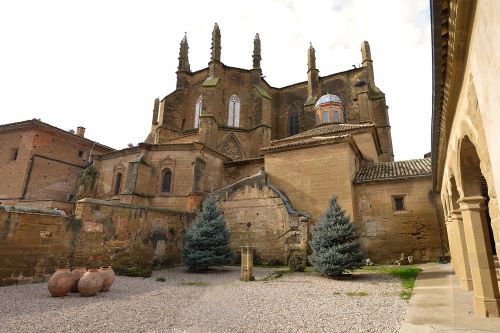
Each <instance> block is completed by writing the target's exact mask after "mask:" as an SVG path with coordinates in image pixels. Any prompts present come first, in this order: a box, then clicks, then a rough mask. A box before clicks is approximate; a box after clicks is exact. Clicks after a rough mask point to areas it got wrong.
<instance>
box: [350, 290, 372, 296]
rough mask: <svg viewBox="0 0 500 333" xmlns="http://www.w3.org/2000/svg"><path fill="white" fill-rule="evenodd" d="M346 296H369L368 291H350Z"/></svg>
mask: <svg viewBox="0 0 500 333" xmlns="http://www.w3.org/2000/svg"><path fill="white" fill-rule="evenodd" d="M345 294H346V295H347V296H368V293H367V292H366V291H348V292H346V293H345Z"/></svg>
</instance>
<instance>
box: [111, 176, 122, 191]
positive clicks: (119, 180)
mask: <svg viewBox="0 0 500 333" xmlns="http://www.w3.org/2000/svg"><path fill="white" fill-rule="evenodd" d="M121 188H122V173H121V172H118V173H117V174H116V175H115V188H114V191H113V195H118V194H120V190H121Z"/></svg>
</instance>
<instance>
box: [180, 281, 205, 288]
mask: <svg viewBox="0 0 500 333" xmlns="http://www.w3.org/2000/svg"><path fill="white" fill-rule="evenodd" d="M181 285H182V286H196V287H205V286H208V283H206V282H203V281H182V282H181Z"/></svg>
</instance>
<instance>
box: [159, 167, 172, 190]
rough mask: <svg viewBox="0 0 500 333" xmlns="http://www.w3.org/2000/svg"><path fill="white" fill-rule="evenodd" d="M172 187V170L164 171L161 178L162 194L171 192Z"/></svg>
mask: <svg viewBox="0 0 500 333" xmlns="http://www.w3.org/2000/svg"><path fill="white" fill-rule="evenodd" d="M171 186H172V170H170V169H165V170H164V171H163V176H162V178H161V192H162V193H168V192H170V187H171Z"/></svg>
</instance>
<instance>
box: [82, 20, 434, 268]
mask: <svg viewBox="0 0 500 333" xmlns="http://www.w3.org/2000/svg"><path fill="white" fill-rule="evenodd" d="M253 46H254V48H253V55H252V58H253V66H252V68H251V69H241V68H235V67H230V66H227V65H225V64H223V63H222V62H221V33H220V30H219V26H218V25H217V24H215V26H214V29H213V31H212V46H211V59H210V62H209V63H208V67H207V68H204V69H201V70H198V71H191V68H190V64H189V53H188V50H189V46H188V41H187V37H186V36H184V38H183V39H182V41H181V43H180V52H179V65H178V70H177V72H176V74H177V78H176V79H177V85H176V89H175V90H174V91H173V92H171V93H170V94H168V95H166V96H165V97H164V98H162V99H161V100H160V99H156V100H155V102H154V107H153V112H152V121H151V131H150V133H149V134H148V135H147V138H146V139H145V141H144V143H141V144H139V145H138V146H135V147H131V148H127V149H123V150H119V151H114V152H110V153H106V154H103V155H99V156H96V158H95V159H94V162H93V164H92V166H91V167H90V168H91V169H92V172H91V174H92V177H87V176H86V173H85V172H84V176H83V178H82V179H83V180H82V181H81V182H80V186H79V189H78V194H77V196H78V199H79V200H80V201H78V204H82V205H83V204H84V203H85V202H94V201H92V200H98V201H96V202H101V203H104V204H106V205H114V204H119V205H121V207H125V206H127V205H130V206H140V207H151V208H158V209H168V210H169V211H170V214H175V213H176V212H177V213H180V212H185V213H188V214H192V213H195V212H196V211H197V209H198V208H199V206H200V203H201V201H202V200H203V198H204V197H205V196H206V195H208V194H213V195H216V197H217V198H218V200H219V204H220V206H221V208H222V210H223V211H224V215H225V217H226V220H227V223H228V227H229V229H230V230H231V234H232V238H231V243H232V245H233V246H234V248H235V250H238V249H239V247H240V246H242V245H250V246H253V247H254V248H255V250H256V257H257V261H261V262H267V263H270V262H271V263H278V262H279V263H282V264H286V263H287V262H288V261H289V260H290V258H291V257H295V256H298V257H299V258H301V259H305V256H306V254H307V242H308V234H309V227H310V226H311V225H312V224H314V223H315V222H316V221H317V220H318V218H319V217H320V215H321V214H322V211H324V209H325V208H326V205H327V202H328V198H329V197H330V196H331V195H335V196H337V197H338V199H339V202H340V203H341V205H342V207H343V208H344V209H345V211H346V212H347V214H349V215H350V217H351V219H352V221H353V222H354V223H356V224H357V225H358V232H359V233H360V236H361V237H362V240H363V243H364V245H365V248H366V250H367V252H368V255H369V256H370V257H371V258H372V259H374V260H380V261H385V262H387V261H390V260H391V259H394V258H396V257H398V256H399V255H400V254H401V253H406V254H407V255H412V256H414V258H415V259H416V260H432V259H434V258H436V257H439V256H441V255H442V251H443V245H442V244H443V242H442V240H440V238H441V237H442V232H441V231H440V230H439V229H440V228H439V221H438V219H437V216H436V214H435V206H434V205H435V202H434V199H432V198H431V197H432V196H430V195H429V193H430V190H431V170H430V159H428V158H423V159H415V160H410V161H399V162H394V155H393V150H392V141H391V127H390V122H389V114H388V106H387V105H386V100H385V95H384V93H383V92H382V91H381V90H380V89H379V88H377V86H376V85H375V78H374V71H373V61H372V57H371V53H370V46H369V44H368V42H363V43H362V45H361V59H362V65H361V67H359V68H353V69H349V70H347V71H344V72H340V73H335V74H331V75H327V76H323V77H320V76H319V70H318V68H317V67H316V55H315V50H314V48H313V46H312V45H311V46H310V47H309V49H308V51H307V64H308V66H307V81H304V82H298V83H294V84H291V85H288V86H286V87H281V88H278V87H272V86H270V85H269V84H268V83H267V82H266V81H265V80H264V78H263V75H262V70H261V60H262V57H261V44H260V39H259V35H258V34H256V35H255V39H254V40H253ZM87 173H88V170H87ZM78 204H77V215H78ZM111 217H112V216H111ZM162 238H166V239H168V237H167V236H165V237H162ZM161 252H163V251H161Z"/></svg>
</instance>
